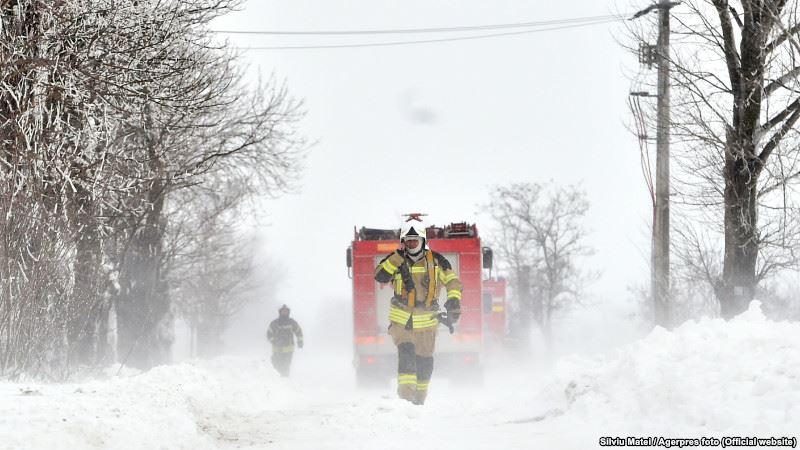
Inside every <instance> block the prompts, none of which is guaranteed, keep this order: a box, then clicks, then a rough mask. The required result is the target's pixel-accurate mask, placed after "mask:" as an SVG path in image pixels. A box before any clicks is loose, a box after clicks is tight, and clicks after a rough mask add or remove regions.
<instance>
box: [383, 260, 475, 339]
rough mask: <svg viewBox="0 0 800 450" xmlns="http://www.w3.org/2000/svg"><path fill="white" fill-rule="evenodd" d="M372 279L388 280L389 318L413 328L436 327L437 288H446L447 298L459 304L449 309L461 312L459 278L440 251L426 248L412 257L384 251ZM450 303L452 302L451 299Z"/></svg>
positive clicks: (386, 281) (385, 281)
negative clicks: (391, 293)
mask: <svg viewBox="0 0 800 450" xmlns="http://www.w3.org/2000/svg"><path fill="white" fill-rule="evenodd" d="M375 280H376V281H378V282H379V283H389V282H391V283H392V285H393V287H394V296H393V297H392V304H391V307H390V308H389V320H390V321H391V322H393V323H396V324H399V325H402V326H406V325H411V326H413V328H414V329H415V330H419V329H426V328H430V327H436V326H437V325H438V324H439V321H438V319H437V313H438V309H439V305H438V303H437V300H436V296H437V294H438V293H439V290H440V289H441V288H442V287H444V288H445V289H447V299H448V301H449V300H451V299H453V300H455V301H456V303H457V304H458V305H459V306H458V307H457V308H455V309H452V308H451V309H450V311H451V312H461V308H460V305H461V291H462V285H461V280H459V279H458V275H456V273H455V272H454V271H453V268H452V266H451V265H450V261H448V260H447V258H445V257H444V256H442V255H441V254H440V253H437V252H434V251H432V250H425V255H424V256H423V257H422V258H420V259H419V260H418V261H416V262H415V261H413V260H411V259H410V258H408V257H407V256H405V255H404V254H403V253H401V252H400V251H395V252H394V253H391V254H389V255H387V256H386V257H385V258H383V260H381V262H380V263H379V264H378V266H377V267H376V268H375ZM450 303H451V304H452V303H453V302H450Z"/></svg>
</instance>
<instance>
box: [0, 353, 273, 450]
mask: <svg viewBox="0 0 800 450" xmlns="http://www.w3.org/2000/svg"><path fill="white" fill-rule="evenodd" d="M273 372H274V371H273V370H272V368H271V367H267V364H264V363H263V361H257V360H238V361H231V360H229V359H226V358H222V359H217V360H214V361H211V362H202V363H201V362H193V363H186V364H179V365H174V366H162V367H156V368H154V369H152V370H150V371H148V372H145V373H143V374H141V375H136V376H131V377H115V378H112V379H109V380H98V381H92V382H87V383H81V384H67V385H64V384H61V385H55V384H41V385H35V384H26V385H20V384H12V383H0V448H2V449H55V448H64V449H66V448H70V449H88V448H91V449H94V448H97V449H105V448H114V449H213V448H218V445H217V443H216V440H215V438H219V436H217V435H215V433H214V430H213V429H211V427H213V423H206V422H205V415H206V414H215V415H216V414H225V412H226V411H227V410H230V409H235V410H237V411H248V410H255V409H262V408H263V407H264V404H265V403H271V404H273V405H278V406H280V405H282V404H283V403H284V402H285V401H286V399H285V398H283V397H281V396H280V395H276V394H275V391H276V389H275V387H276V385H278V386H280V385H281V384H282V383H286V380H280V379H278V378H277V377H276V376H275V375H274V373H273ZM278 390H279V391H285V389H282V390H281V389H278Z"/></svg>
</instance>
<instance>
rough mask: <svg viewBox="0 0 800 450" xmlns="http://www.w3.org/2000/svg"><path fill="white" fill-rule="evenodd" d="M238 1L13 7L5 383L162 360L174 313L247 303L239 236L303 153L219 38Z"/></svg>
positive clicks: (5, 111)
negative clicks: (245, 219)
mask: <svg viewBox="0 0 800 450" xmlns="http://www.w3.org/2000/svg"><path fill="white" fill-rule="evenodd" d="M238 3H239V2H238V1H237V0H173V1H169V2H163V1H158V0H59V1H45V0H0V60H2V64H0V239H1V240H2V242H1V243H0V280H2V283H0V375H6V376H14V375H16V374H20V373H22V372H26V373H38V374H40V375H45V376H50V377H56V378H61V377H64V376H67V375H68V374H69V373H70V372H71V371H72V370H73V369H74V368H76V367H87V366H91V367H96V366H102V365H106V364H109V363H111V362H114V361H124V362H125V364H127V365H130V366H134V367H138V368H148V367H151V366H153V365H156V364H161V363H165V362H167V361H168V359H169V349H170V344H171V341H172V322H173V320H174V314H175V313H176V312H177V313H180V314H182V315H183V316H184V317H186V318H187V320H188V322H189V323H190V325H191V326H192V328H193V329H194V330H195V332H196V333H197V334H198V335H202V336H206V335H209V334H211V335H213V333H214V331H213V330H214V329H216V328H219V327H220V326H222V325H221V324H220V323H219V322H220V320H222V319H219V318H220V317H224V316H225V315H226V314H229V312H230V309H231V308H235V306H236V303H237V302H240V301H241V298H242V296H241V293H242V292H245V291H246V290H247V289H248V286H247V285H248V283H250V280H251V277H250V276H249V275H250V274H251V272H252V269H253V267H252V258H251V256H252V251H253V250H252V249H253V246H252V245H250V246H248V245H246V244H245V245H242V244H241V243H240V242H238V241H237V239H236V233H237V223H241V215H242V214H244V213H245V212H246V211H248V210H249V209H252V208H251V207H252V205H251V204H250V203H249V202H250V201H252V200H253V199H254V198H255V196H256V195H258V196H263V195H277V194H279V193H280V192H282V191H283V190H285V189H286V188H287V186H288V185H289V184H290V183H291V181H292V180H294V179H295V178H296V176H297V170H298V164H299V158H300V153H301V148H302V146H303V143H302V139H300V138H299V137H298V136H297V135H296V134H295V124H296V120H297V119H298V117H299V115H300V113H299V111H298V108H299V105H298V103H297V102H295V101H293V100H292V99H291V98H290V97H288V95H287V92H286V90H285V88H284V87H283V86H280V85H277V84H276V83H275V81H274V80H268V81H266V82H259V83H258V84H257V85H256V86H248V85H247V84H246V83H245V82H244V81H243V72H242V70H243V69H242V67H241V66H240V64H239V60H238V59H237V56H236V54H235V53H234V52H233V50H232V49H230V48H229V47H227V45H226V44H224V43H219V42H218V41H217V40H215V39H214V36H213V34H212V33H211V32H210V31H209V23H210V22H211V21H212V20H213V19H215V18H217V17H219V16H220V15H222V14H225V13H227V12H229V11H231V10H232V9H233V8H235V7H236V6H237V5H238ZM207 339H210V340H211V341H213V337H212V338H207Z"/></svg>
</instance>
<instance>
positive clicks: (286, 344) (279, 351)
mask: <svg viewBox="0 0 800 450" xmlns="http://www.w3.org/2000/svg"><path fill="white" fill-rule="evenodd" d="M289 312H290V310H289V307H288V306H286V305H283V306H281V307H280V309H279V310H278V314H279V315H278V318H277V319H275V320H273V321H272V322H271V323H270V324H269V328H268V329H267V340H268V341H269V342H270V343H271V344H272V365H273V367H275V369H276V370H277V371H278V373H280V374H281V376H282V377H288V376H289V369H290V367H291V365H292V355H294V337H295V336H297V346H298V347H300V348H303V330H302V329H301V328H300V325H298V324H297V322H296V321H295V320H294V319H292V318H291V317H289Z"/></svg>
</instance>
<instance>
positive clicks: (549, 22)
mask: <svg viewBox="0 0 800 450" xmlns="http://www.w3.org/2000/svg"><path fill="white" fill-rule="evenodd" d="M627 16H628V15H627V14H620V15H604V16H588V17H573V18H567V19H554V20H543V21H536V22H519V23H502V24H493V25H470V26H459V27H437V28H400V29H382V30H320V31H299V30H288V31H274V30H264V31H257V30H213V31H214V32H215V33H220V34H249V35H268V36H342V35H365V34H408V33H452V32H459V31H481V30H500V29H508V28H531V27H541V26H551V25H563V24H574V23H585V22H596V21H601V20H623V18H624V17H627Z"/></svg>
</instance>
